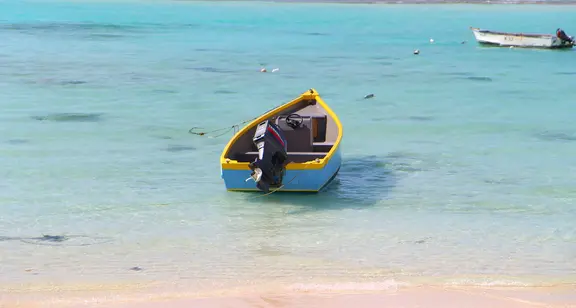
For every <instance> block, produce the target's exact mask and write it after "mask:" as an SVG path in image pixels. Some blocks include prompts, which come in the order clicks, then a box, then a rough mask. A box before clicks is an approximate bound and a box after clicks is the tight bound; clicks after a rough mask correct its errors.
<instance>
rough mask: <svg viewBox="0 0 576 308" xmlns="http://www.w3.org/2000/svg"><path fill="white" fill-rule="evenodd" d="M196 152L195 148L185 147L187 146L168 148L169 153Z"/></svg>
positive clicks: (171, 146)
mask: <svg viewBox="0 0 576 308" xmlns="http://www.w3.org/2000/svg"><path fill="white" fill-rule="evenodd" d="M194 150H196V148H195V147H192V146H185V145H170V146H168V147H167V148H166V151H168V152H173V153H174V152H183V151H194Z"/></svg>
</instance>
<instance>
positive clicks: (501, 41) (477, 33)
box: [472, 28, 574, 48]
mask: <svg viewBox="0 0 576 308" xmlns="http://www.w3.org/2000/svg"><path fill="white" fill-rule="evenodd" d="M472 32H473V33H474V37H475V38H476V41H477V42H478V43H480V44H487V45H495V46H502V47H526V48H571V47H573V46H574V44H573V43H571V42H566V41H563V40H561V39H559V38H558V37H556V36H555V35H550V34H522V33H505V32H494V31H488V30H482V29H478V28H472Z"/></svg>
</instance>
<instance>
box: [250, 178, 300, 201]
mask: <svg viewBox="0 0 576 308" xmlns="http://www.w3.org/2000/svg"><path fill="white" fill-rule="evenodd" d="M297 176H298V175H295V176H294V177H293V178H292V179H291V180H290V181H288V183H285V184H282V185H280V187H278V188H276V189H274V190H272V191H269V192H267V193H265V194H263V195H258V196H256V197H254V198H253V199H256V198H260V197H264V196H269V195H271V194H273V193H275V192H277V191H279V190H280V189H282V188H283V187H284V186H286V185H288V184H290V183H292V181H294V179H295V178H296V177H297Z"/></svg>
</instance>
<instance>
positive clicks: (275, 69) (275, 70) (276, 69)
mask: <svg viewBox="0 0 576 308" xmlns="http://www.w3.org/2000/svg"><path fill="white" fill-rule="evenodd" d="M279 70H280V69H279V68H274V69H272V73H274V72H277V71H279Z"/></svg>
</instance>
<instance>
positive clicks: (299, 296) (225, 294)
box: [0, 285, 576, 308]
mask: <svg viewBox="0 0 576 308" xmlns="http://www.w3.org/2000/svg"><path fill="white" fill-rule="evenodd" d="M0 296H1V297H0V298H1V299H2V301H0V306H1V307H3V308H15V307H19V308H32V307H110V308H132V307H141V308H156V307H158V308H159V307H175V308H178V307H182V308H183V307H198V308H200V307H202V308H216V307H235V308H244V307H246V308H248V307H334V308H339V307H352V306H360V307H366V308H369V307H405V308H408V307H444V308H449V307H454V308H456V307H469V308H473V307H493V308H497V307H503V308H504V307H506V308H516V307H518V308H521V307H563V308H568V307H576V286H574V285H563V286H556V287H531V288H519V287H490V288H481V287H440V286H418V287H407V288H400V289H395V290H389V291H385V292H358V291H349V292H342V291H338V292H332V291H294V290H290V288H286V289H284V290H276V291H271V290H270V291H265V292H258V291H248V290H240V289H237V290H234V291H231V290H227V291H213V292H211V293H204V295H195V296H193V295H190V294H187V295H183V294H181V295H178V294H170V293H165V292H159V293H156V294H146V293H142V294H139V293H130V294H124V295H122V294H119V293H117V292H112V291H108V292H98V293H94V292H91V293H87V292H78V291H77V292H62V293H61V292H52V293H47V294H37V295H33V294H19V295H15V294H12V295H7V294H3V295H1V294H0Z"/></svg>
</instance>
